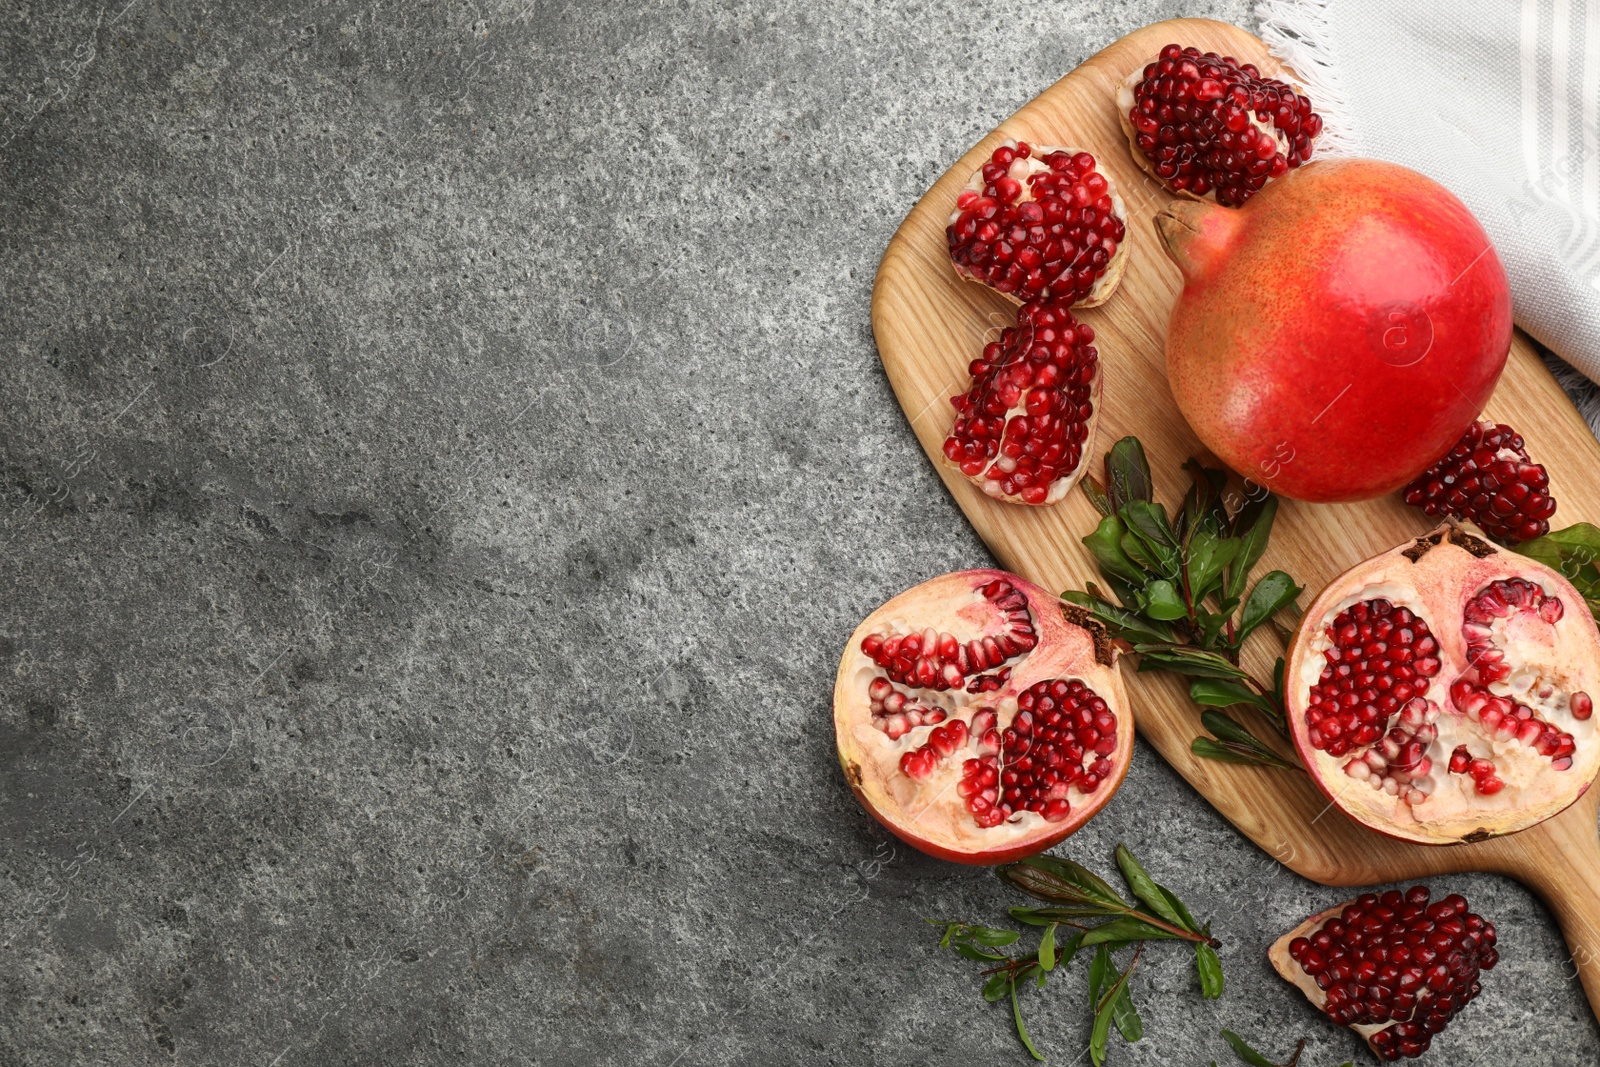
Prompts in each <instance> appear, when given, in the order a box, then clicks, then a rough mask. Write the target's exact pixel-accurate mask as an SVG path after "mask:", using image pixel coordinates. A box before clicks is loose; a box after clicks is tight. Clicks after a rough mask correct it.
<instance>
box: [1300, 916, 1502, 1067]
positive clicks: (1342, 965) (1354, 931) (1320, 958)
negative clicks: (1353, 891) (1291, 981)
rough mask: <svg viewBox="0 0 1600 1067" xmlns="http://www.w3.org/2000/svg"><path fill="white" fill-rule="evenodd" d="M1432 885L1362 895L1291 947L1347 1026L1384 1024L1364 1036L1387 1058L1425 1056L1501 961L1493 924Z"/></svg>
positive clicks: (1326, 1005) (1331, 1012)
mask: <svg viewBox="0 0 1600 1067" xmlns="http://www.w3.org/2000/svg"><path fill="white" fill-rule="evenodd" d="M1429 898H1430V893H1429V891H1428V888H1427V886H1420V885H1418V886H1412V887H1411V888H1410V889H1408V890H1406V891H1405V893H1403V894H1402V893H1399V892H1397V891H1394V890H1390V891H1389V892H1387V893H1384V894H1383V895H1382V896H1377V895H1375V894H1372V893H1367V894H1364V895H1362V896H1360V897H1357V898H1356V899H1355V900H1354V901H1352V902H1351V903H1349V904H1347V905H1345V907H1344V909H1343V910H1342V911H1340V912H1339V913H1338V914H1337V915H1333V916H1330V917H1329V918H1327V919H1326V920H1324V921H1323V922H1321V923H1320V924H1318V925H1316V926H1315V927H1313V928H1312V929H1310V930H1307V931H1306V933H1305V934H1304V935H1303V936H1300V937H1296V938H1294V939H1293V940H1291V941H1290V942H1289V946H1288V951H1289V956H1290V957H1291V958H1292V959H1293V961H1294V962H1295V963H1296V964H1298V965H1299V967H1300V969H1301V970H1302V971H1304V972H1305V974H1307V975H1308V976H1310V977H1311V978H1312V979H1313V980H1314V981H1315V982H1316V984H1317V988H1318V989H1320V990H1322V995H1323V998H1324V999H1323V1001H1322V1004H1321V1007H1322V1010H1323V1011H1324V1012H1325V1013H1326V1014H1327V1016H1328V1018H1330V1019H1332V1020H1333V1021H1334V1022H1336V1023H1338V1024H1339V1025H1341V1026H1380V1027H1382V1029H1380V1030H1378V1031H1377V1032H1376V1033H1374V1034H1372V1035H1371V1036H1370V1037H1368V1038H1367V1041H1368V1044H1370V1045H1371V1046H1372V1050H1373V1051H1374V1052H1376V1053H1377V1054H1378V1056H1379V1057H1380V1058H1381V1059H1384V1060H1396V1059H1400V1058H1401V1057H1403V1056H1404V1057H1412V1056H1420V1055H1421V1054H1422V1053H1424V1052H1426V1051H1427V1049H1428V1046H1429V1044H1430V1043H1431V1042H1432V1041H1433V1035H1435V1034H1437V1033H1439V1032H1440V1031H1441V1030H1443V1029H1444V1028H1445V1026H1446V1025H1448V1024H1449V1022H1450V1020H1452V1019H1454V1018H1455V1017H1456V1015H1457V1014H1458V1013H1459V1012H1460V1011H1461V1009H1462V1008H1464V1007H1466V1006H1467V1004H1469V1003H1470V1002H1471V1001H1472V1000H1473V999H1474V998H1475V997H1477V995H1478V993H1479V992H1480V991H1481V989H1482V986H1481V985H1480V984H1479V976H1480V974H1481V973H1482V972H1483V971H1488V970H1492V969H1493V968H1494V965H1495V964H1496V963H1497V962H1499V959H1500V954H1499V950H1498V949H1496V948H1495V930H1494V924H1493V923H1491V922H1489V921H1488V920H1486V919H1484V918H1483V917H1482V916H1480V915H1475V914H1473V913H1471V912H1469V911H1468V910H1467V902H1466V900H1464V899H1463V898H1462V897H1460V896H1458V895H1456V894H1453V893H1452V894H1451V895H1450V896H1447V897H1445V898H1444V899H1443V900H1440V901H1437V902H1435V903H1429Z"/></svg>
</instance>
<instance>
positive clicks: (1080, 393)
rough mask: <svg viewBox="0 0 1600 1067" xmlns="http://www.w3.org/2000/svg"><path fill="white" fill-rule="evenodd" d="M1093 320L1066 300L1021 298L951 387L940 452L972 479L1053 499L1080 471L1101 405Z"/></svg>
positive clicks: (1020, 498) (1012, 497)
mask: <svg viewBox="0 0 1600 1067" xmlns="http://www.w3.org/2000/svg"><path fill="white" fill-rule="evenodd" d="M1093 342H1094V330H1093V329H1091V328H1090V327H1089V326H1087V325H1085V324H1084V323H1081V322H1079V321H1078V320H1077V319H1076V318H1074V317H1073V315H1072V312H1070V311H1068V310H1067V307H1066V305H1065V304H1044V303H1037V302H1036V303H1030V304H1025V305H1023V308H1022V310H1021V312H1020V313H1019V314H1018V315H1017V324H1016V325H1015V326H1012V327H1009V328H1007V329H1006V330H1004V331H1003V332H1002V333H1001V334H1000V339H999V340H998V341H994V342H992V343H990V344H989V345H987V346H985V348H984V350H983V355H982V356H980V357H979V358H977V359H975V360H973V361H972V365H971V366H970V367H969V368H968V370H969V371H970V372H971V374H972V385H971V386H969V387H968V389H967V391H966V392H965V393H962V394H960V395H959V396H955V397H951V399H950V402H951V403H952V404H954V405H955V409H956V418H955V422H954V424H953V425H952V426H951V428H950V436H949V437H947V438H946V439H945V442H944V455H945V458H946V459H948V460H949V461H950V462H951V463H954V464H955V465H956V466H958V467H960V468H961V473H962V474H964V475H966V476H967V478H968V479H969V480H970V481H972V482H973V483H974V484H975V485H977V486H978V488H980V489H982V490H983V491H984V492H985V493H987V494H988V495H989V496H992V497H994V498H995V499H996V500H1003V501H1005V502H1007V503H1011V504H1054V503H1055V502H1056V501H1058V500H1060V499H1061V498H1062V497H1064V496H1066V495H1067V493H1068V492H1069V491H1070V490H1071V489H1072V487H1073V486H1074V485H1075V484H1077V481H1078V479H1079V478H1080V477H1081V476H1082V474H1083V471H1084V465H1083V459H1084V455H1085V454H1086V453H1087V451H1088V449H1089V442H1090V440H1091V439H1092V438H1093V435H1094V424H1095V420H1096V419H1097V418H1098V416H1099V409H1100V383H1101V381H1102V376H1101V374H1100V354H1099V350H1098V349H1096V348H1095V347H1094V344H1093Z"/></svg>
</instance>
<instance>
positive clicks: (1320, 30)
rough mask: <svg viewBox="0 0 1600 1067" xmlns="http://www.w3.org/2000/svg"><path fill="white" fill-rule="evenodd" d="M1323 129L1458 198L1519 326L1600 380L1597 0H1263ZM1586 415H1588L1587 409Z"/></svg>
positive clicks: (1335, 150) (1338, 151)
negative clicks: (1486, 244)
mask: <svg viewBox="0 0 1600 1067" xmlns="http://www.w3.org/2000/svg"><path fill="white" fill-rule="evenodd" d="M1256 14H1257V16H1258V17H1259V18H1260V20H1261V36H1262V38H1263V39H1265V40H1266V42H1267V44H1268V45H1269V46H1270V47H1271V48H1272V51H1273V53H1274V54H1275V55H1277V56H1278V57H1279V58H1281V59H1283V60H1285V61H1286V62H1288V64H1289V65H1290V66H1291V67H1293V68H1294V71H1295V73H1296V74H1298V75H1299V80H1300V81H1301V82H1302V84H1303V85H1304V86H1305V88H1306V90H1307V92H1308V94H1309V95H1310V97H1311V99H1312V102H1313V103H1314V104H1315V106H1316V108H1317V110H1318V111H1319V112H1320V113H1321V114H1322V115H1323V118H1324V122H1325V123H1326V124H1327V127H1328V132H1327V133H1326V134H1325V135H1324V136H1323V137H1322V138H1319V139H1318V141H1317V154H1318V155H1328V156H1335V155H1359V156H1371V157H1376V158H1379V159H1387V160H1390V161H1392V162H1395V163H1401V164H1404V165H1405V166H1408V167H1411V168H1413V169H1415V170H1419V171H1421V172H1422V173H1424V174H1426V175H1428V176H1429V177H1431V178H1433V179H1434V180H1435V181H1437V182H1439V183H1440V184H1442V185H1444V186H1446V187H1447V188H1449V189H1450V190H1451V191H1452V192H1454V193H1455V194H1456V195H1457V196H1459V197H1460V198H1461V199H1462V200H1463V201H1464V202H1465V203H1466V204H1467V206H1468V207H1469V208H1471V209H1472V211H1473V213H1474V214H1475V215H1477V216H1478V218H1479V220H1480V221H1482V223H1483V226H1484V229H1486V230H1487V231H1488V232H1489V237H1490V239H1491V240H1493V241H1494V243H1495V247H1496V248H1497V249H1498V250H1499V252H1500V258H1501V260H1502V261H1503V262H1504V263H1505V267H1506V273H1507V274H1508V275H1509V276H1510V278H1511V290H1512V299H1513V303H1514V304H1515V310H1516V318H1517V322H1518V324H1520V325H1521V326H1522V327H1523V328H1524V329H1526V330H1527V331H1528V332H1529V333H1530V334H1532V335H1533V336H1534V337H1535V338H1537V339H1538V340H1539V341H1541V342H1543V343H1544V344H1545V345H1546V346H1548V347H1549V348H1550V349H1551V350H1552V351H1554V352H1555V353H1556V354H1557V355H1559V356H1561V358H1563V359H1565V360H1566V361H1567V362H1568V363H1570V364H1571V365H1572V366H1573V367H1575V368H1577V369H1578V370H1579V371H1581V372H1583V374H1585V375H1587V376H1588V377H1589V378H1590V379H1591V380H1593V381H1597V382H1600V0H1264V2H1263V3H1261V4H1260V5H1259V6H1258V7H1257V8H1256ZM1585 414H1586V415H1591V418H1590V424H1591V425H1595V421H1596V420H1595V419H1594V418H1593V417H1592V413H1591V412H1587V411H1586V412H1585Z"/></svg>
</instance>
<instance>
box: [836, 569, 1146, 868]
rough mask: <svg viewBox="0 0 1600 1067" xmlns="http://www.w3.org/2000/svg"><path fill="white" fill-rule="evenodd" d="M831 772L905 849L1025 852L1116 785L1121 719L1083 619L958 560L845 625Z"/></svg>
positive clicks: (1061, 830) (1012, 856)
mask: <svg viewBox="0 0 1600 1067" xmlns="http://www.w3.org/2000/svg"><path fill="white" fill-rule="evenodd" d="M833 728H834V734H835V738H836V740H837V743H838V748H839V763H840V765H841V766H842V767H843V768H844V774H845V779H846V781H848V782H849V783H850V788H851V789H852V790H854V791H855V794H856V799H858V800H859V801H861V804H862V806H864V807H865V808H866V809H867V811H869V812H870V813H871V814H872V815H873V817H874V818H876V819H877V820H878V821H879V822H881V823H883V825H884V826H886V827H888V828H889V829H890V830H891V831H893V832H894V833H895V834H896V835H897V836H898V837H900V838H901V839H902V840H904V841H905V842H907V843H908V844H910V845H912V846H914V847H916V848H918V849H921V850H922V851H923V852H926V853H928V854H929V855H932V856H939V857H941V858H943V859H948V860H954V861H956V862H958V863H972V864H983V865H990V864H996V863H1005V862H1009V861H1011V860H1016V859H1021V858H1023V857H1024V856H1031V855H1033V854H1034V853H1036V852H1041V851H1043V850H1044V849H1047V848H1049V847H1050V846H1051V845H1054V844H1055V843H1056V842H1058V841H1060V840H1062V839H1063V838H1065V837H1066V836H1067V835H1068V834H1070V833H1072V832H1073V831H1074V830H1076V829H1077V828H1078V827H1080V826H1082V825H1083V824H1084V823H1085V822H1087V821H1088V820H1089V819H1090V818H1092V817H1093V816H1094V814H1095V813H1096V812H1098V811H1099V810H1100V809H1101V808H1102V807H1104V806H1105V804H1106V802H1107V801H1109V800H1110V799H1111V795H1112V794H1113V793H1115V792H1116V790H1117V787H1118V786H1119V785H1121V783H1122V777H1123V775H1124V774H1126V773H1127V770H1128V761H1129V759H1130V758H1131V757H1132V754H1133V716H1132V715H1131V714H1129V711H1128V698H1127V694H1126V692H1125V690H1124V689H1123V686H1122V677H1121V675H1120V673H1119V672H1118V669H1117V666H1116V661H1115V652H1114V650H1113V649H1112V647H1111V643H1110V641H1109V639H1108V638H1107V636H1106V634H1105V630H1104V628H1103V627H1101V626H1100V625H1099V624H1098V623H1096V622H1094V621H1093V620H1092V619H1090V618H1089V617H1088V616H1087V613H1085V612H1084V611H1083V610H1082V609H1080V608H1077V607H1075V606H1073V605H1064V604H1062V603H1061V602H1060V601H1059V600H1057V599H1056V598H1055V597H1053V596H1051V595H1050V594H1049V593H1046V592H1045V591H1044V590H1042V589H1040V588H1039V587H1038V586H1036V585H1032V584H1030V583H1028V582H1025V581H1023V580H1022V579H1021V578H1018V577H1016V576H1015V575H1012V574H1007V573H1005V572H1004V571H994V570H975V571H957V572H956V573H954V574H946V575H944V576H942V577H939V578H934V579H932V580H931V581H927V582H924V583H922V584H921V585H919V586H916V587H914V588H912V589H909V590H907V591H906V592H904V593H901V594H900V595H899V596H897V597H895V598H894V599H893V600H890V601H889V602H888V603H887V604H884V605H883V606H882V607H881V608H879V609H878V610H877V611H875V612H873V613H872V614H871V615H870V616H868V617H867V620H866V621H865V622H863V623H862V624H861V625H860V626H859V627H857V628H856V632H855V633H854V634H853V635H852V636H851V638H850V643H849V645H848V646H847V647H846V649H845V653H844V657H843V659H841V661H840V663H839V675H838V678H837V680H836V682H835V684H834V691H833Z"/></svg>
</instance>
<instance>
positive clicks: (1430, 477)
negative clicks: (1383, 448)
mask: <svg viewBox="0 0 1600 1067" xmlns="http://www.w3.org/2000/svg"><path fill="white" fill-rule="evenodd" d="M1405 501H1406V503H1407V504H1410V505H1411V506H1413V507H1419V508H1421V509H1422V510H1423V511H1425V512H1427V513H1428V514H1429V515H1432V516H1434V517H1435V518H1444V517H1445V516H1451V517H1453V518H1457V519H1467V520H1469V521H1471V522H1473V523H1476V524H1477V525H1478V527H1479V528H1480V529H1482V530H1483V532H1484V533H1486V534H1488V535H1489V536H1490V537H1492V538H1494V539H1495V540H1496V541H1499V542H1500V543H1502V544H1511V545H1514V544H1517V543H1519V542H1521V541H1531V540H1533V539H1534V538H1535V537H1543V536H1544V535H1545V534H1547V533H1549V532H1550V516H1552V515H1554V514H1555V513H1556V502H1555V498H1553V497H1552V496H1551V495H1550V478H1549V476H1548V475H1547V474H1545V470H1544V467H1543V466H1542V465H1540V464H1538V463H1535V462H1534V461H1533V460H1532V459H1531V458H1529V456H1528V450H1527V449H1526V448H1524V447H1523V445H1522V435H1521V434H1519V433H1517V431H1515V430H1513V429H1512V428H1511V427H1509V426H1507V425H1505V424H1504V423H1499V424H1496V423H1492V422H1475V423H1473V424H1472V425H1471V426H1470V427H1468V428H1467V432H1466V433H1464V434H1462V435H1461V440H1459V441H1457V442H1456V444H1455V447H1454V448H1452V449H1450V451H1449V452H1447V453H1446V454H1445V456H1444V458H1443V459H1441V460H1439V462H1437V463H1435V464H1434V465H1433V466H1431V467H1429V468H1428V469H1427V470H1425V471H1423V472H1422V473H1421V474H1419V475H1417V478H1416V480H1415V481H1413V482H1412V483H1411V484H1410V485H1408V486H1406V488H1405Z"/></svg>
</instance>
